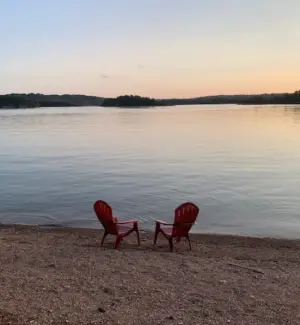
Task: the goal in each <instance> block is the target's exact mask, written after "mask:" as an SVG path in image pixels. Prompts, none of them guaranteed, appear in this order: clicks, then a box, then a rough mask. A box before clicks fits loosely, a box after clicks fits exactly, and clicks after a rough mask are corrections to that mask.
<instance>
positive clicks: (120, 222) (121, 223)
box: [116, 220, 138, 225]
mask: <svg viewBox="0 0 300 325" xmlns="http://www.w3.org/2000/svg"><path fill="white" fill-rule="evenodd" d="M128 223H138V221H137V220H127V221H117V222H116V224H117V225H126V224H128Z"/></svg>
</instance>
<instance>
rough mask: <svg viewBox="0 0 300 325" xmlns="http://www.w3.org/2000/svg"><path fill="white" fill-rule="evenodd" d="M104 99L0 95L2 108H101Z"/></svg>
mask: <svg viewBox="0 0 300 325" xmlns="http://www.w3.org/2000/svg"><path fill="white" fill-rule="evenodd" d="M102 102H103V98H101V97H96V96H84V95H43V94H9V95H0V107H2V108H27V107H69V106H100V105H101V104H102Z"/></svg>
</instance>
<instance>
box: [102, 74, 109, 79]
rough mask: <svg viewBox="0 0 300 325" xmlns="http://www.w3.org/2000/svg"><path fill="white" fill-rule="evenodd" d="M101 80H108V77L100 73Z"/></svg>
mask: <svg viewBox="0 0 300 325" xmlns="http://www.w3.org/2000/svg"><path fill="white" fill-rule="evenodd" d="M101 78H102V79H108V78H109V76H108V75H107V74H104V73H101Z"/></svg>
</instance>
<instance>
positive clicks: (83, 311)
mask: <svg viewBox="0 0 300 325" xmlns="http://www.w3.org/2000/svg"><path fill="white" fill-rule="evenodd" d="M101 236H102V232H101V231H99V230H87V229H52V230H49V229H41V228H38V227H29V226H7V227H2V228H1V231H0V243H1V246H0V247H1V248H0V284H1V291H0V324H14V325H21V324H22V325H23V324H39V325H44V324H55V325H63V324H74V325H76V324H108V325H110V324H112V325H116V324H118V325H125V324H126V325H128V324H134V325H138V324H143V325H147V324H149V325H150V324H151V325H152V324H170V325H171V324H237V325H238V324H239V325H242V324H247V325H249V324H260V325H262V324H268V325H271V324H274V325H275V324H276V325H277V324H278V325H279V324H280V325H282V324H285V325H287V324H293V325H295V324H300V271H299V270H300V240H298V241H296V240H295V241H292V240H276V239H258V238H248V237H247V238H246V237H236V236H221V235H193V236H192V246H193V250H192V251H189V249H188V245H187V243H186V242H184V241H183V242H181V243H178V244H176V245H175V251H174V252H173V253H170V252H169V250H168V245H167V242H166V241H165V240H164V239H163V238H162V237H160V238H159V241H158V246H157V247H156V248H153V246H152V234H150V233H142V234H141V239H142V245H141V246H140V247H138V246H137V245H136V238H135V236H134V235H132V236H131V237H129V238H128V239H127V240H125V241H124V242H122V244H121V249H119V250H114V249H113V237H109V238H108V240H107V242H106V244H105V247H104V248H101V247H100V240H101Z"/></svg>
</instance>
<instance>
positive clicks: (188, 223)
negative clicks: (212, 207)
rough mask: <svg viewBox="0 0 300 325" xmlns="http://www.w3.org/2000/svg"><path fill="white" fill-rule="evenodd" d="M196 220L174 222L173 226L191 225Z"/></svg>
mask: <svg viewBox="0 0 300 325" xmlns="http://www.w3.org/2000/svg"><path fill="white" fill-rule="evenodd" d="M194 224H196V222H178V223H174V225H173V226H174V227H184V226H193V225H194Z"/></svg>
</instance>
